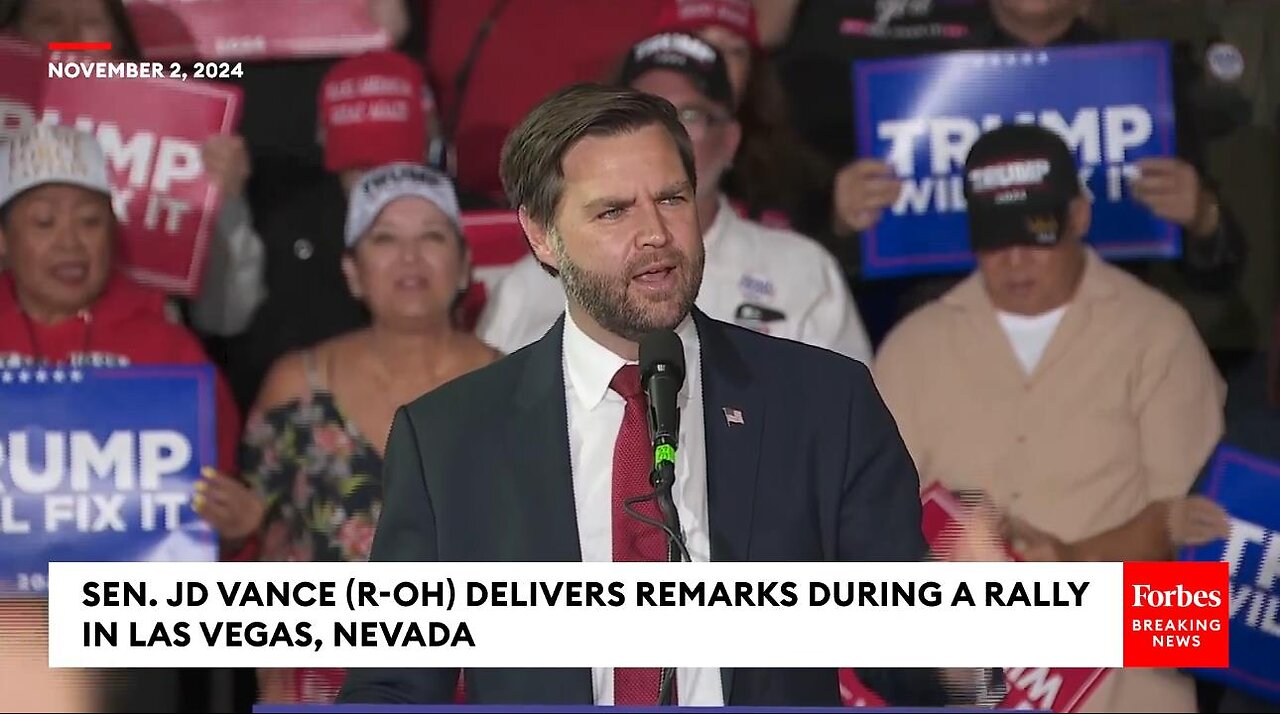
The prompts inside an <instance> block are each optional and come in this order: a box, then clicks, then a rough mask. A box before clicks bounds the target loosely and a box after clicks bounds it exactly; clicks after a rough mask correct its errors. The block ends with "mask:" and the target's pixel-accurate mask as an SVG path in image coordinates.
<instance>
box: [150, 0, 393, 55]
mask: <svg viewBox="0 0 1280 714" xmlns="http://www.w3.org/2000/svg"><path fill="white" fill-rule="evenodd" d="M372 4H373V2H372V0H125V8H126V9H127V10H128V12H129V21H130V24H131V25H132V27H133V31H134V35H135V36H136V37H137V38H138V44H139V45H141V51H142V53H143V55H144V56H146V57H147V58H149V59H220V60H222V59H239V60H268V59H290V58H298V57H342V56H346V55H355V54H360V53H361V52H367V51H371V50H381V49H386V48H387V47H388V46H389V45H390V37H389V36H388V35H387V32H386V30H384V29H383V28H381V27H379V26H378V25H377V24H376V23H375V22H374V20H373V16H372V14H371V6H372ZM303 18H305V21H304V20H303Z"/></svg>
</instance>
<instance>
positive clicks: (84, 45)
mask: <svg viewBox="0 0 1280 714" xmlns="http://www.w3.org/2000/svg"><path fill="white" fill-rule="evenodd" d="M49 49H50V50H53V51H55V52H57V51H61V52H76V51H79V52H86V51H90V50H108V51H109V50H110V49H111V43H110V42H50V43H49Z"/></svg>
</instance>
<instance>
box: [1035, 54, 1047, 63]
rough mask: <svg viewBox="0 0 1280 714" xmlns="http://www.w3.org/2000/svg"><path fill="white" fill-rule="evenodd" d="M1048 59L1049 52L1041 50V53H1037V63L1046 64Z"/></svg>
mask: <svg viewBox="0 0 1280 714" xmlns="http://www.w3.org/2000/svg"><path fill="white" fill-rule="evenodd" d="M1048 61H1049V54H1048V53H1047V52H1041V53H1040V54H1039V55H1036V63H1037V64H1045V63H1046V62H1048Z"/></svg>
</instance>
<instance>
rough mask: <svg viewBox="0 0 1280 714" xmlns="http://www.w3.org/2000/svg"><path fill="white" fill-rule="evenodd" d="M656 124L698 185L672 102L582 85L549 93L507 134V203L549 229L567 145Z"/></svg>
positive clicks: (504, 154) (690, 151)
mask: <svg viewBox="0 0 1280 714" xmlns="http://www.w3.org/2000/svg"><path fill="white" fill-rule="evenodd" d="M654 124H657V125H659V126H661V127H662V128H664V129H666V131H667V133H668V134H669V135H670V136H671V140H672V141H673V142H675V145H676V149H677V150H678V151H679V152H680V162H681V163H682V164H684V170H685V173H686V174H688V176H689V183H690V185H691V186H693V188H694V189H696V188H697V173H696V171H695V170H694V163H693V143H692V142H691V141H690V139H689V134H688V132H686V131H685V128H684V125H683V124H681V123H680V118H679V117H678V116H677V114H676V109H675V107H673V106H671V103H670V102H668V101H667V100H665V99H662V98H661V97H656V96H653V95H650V94H644V93H642V92H637V91H635V90H632V89H628V88H626V87H619V86H612V85H605V84H593V83H583V84H575V85H571V86H569V87H566V88H565V89H562V90H560V91H558V92H556V93H554V94H552V95H551V96H549V97H547V98H546V99H545V100H543V101H542V103H540V104H539V105H538V106H536V107H534V109H533V111H531V112H529V114H528V116H526V117H525V118H524V121H522V122H521V123H520V126H518V127H516V128H515V130H514V131H512V132H511V134H510V135H509V136H508V137H507V140H506V143H505V144H504V145H503V147H502V162H501V168H500V174H501V177H502V187H503V189H504V190H505V191H506V192H507V198H508V199H509V200H510V201H511V207H512V208H515V209H517V210H519V209H520V208H523V209H524V210H525V213H526V214H528V216H529V218H530V219H531V220H533V221H534V222H536V223H538V224H539V225H541V226H545V227H549V226H550V225H551V223H552V219H553V218H554V217H555V213H556V207H557V206H558V205H559V204H560V197H561V194H562V193H563V191H564V186H563V185H562V182H563V179H564V155H565V154H567V153H568V152H569V149H571V148H573V146H574V145H575V144H577V143H578V141H580V140H581V139H583V138H584V137H587V136H618V135H620V134H626V133H630V132H633V131H636V130H639V129H643V128H645V127H648V126H653V125H654Z"/></svg>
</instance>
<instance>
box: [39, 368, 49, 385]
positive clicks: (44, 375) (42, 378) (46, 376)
mask: <svg viewBox="0 0 1280 714" xmlns="http://www.w3.org/2000/svg"><path fill="white" fill-rule="evenodd" d="M36 381H37V382H39V383H41V384H44V383H45V382H47V381H49V373H48V372H46V371H44V370H43V369H41V370H37V371H36Z"/></svg>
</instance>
